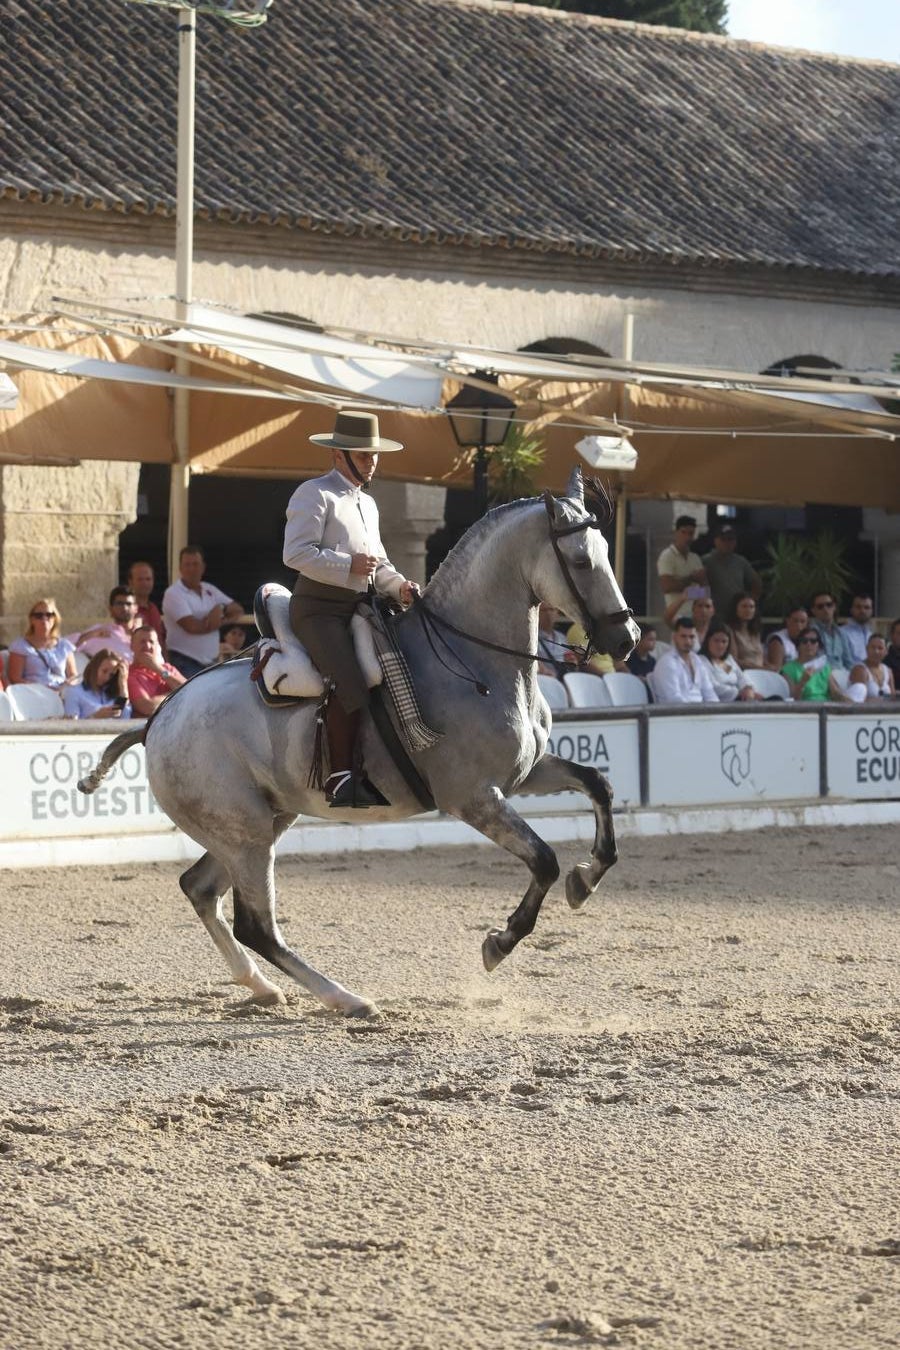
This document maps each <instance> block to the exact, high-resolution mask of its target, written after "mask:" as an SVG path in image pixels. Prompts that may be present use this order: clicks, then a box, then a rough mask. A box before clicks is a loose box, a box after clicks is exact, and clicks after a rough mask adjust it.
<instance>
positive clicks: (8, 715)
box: [0, 689, 18, 722]
mask: <svg viewBox="0 0 900 1350" xmlns="http://www.w3.org/2000/svg"><path fill="white" fill-rule="evenodd" d="M16 721H18V718H17V717H16V710H15V708H14V707H13V704H12V699H11V698H10V696H9V694H8V693H7V692H6V690H5V689H0V722H16Z"/></svg>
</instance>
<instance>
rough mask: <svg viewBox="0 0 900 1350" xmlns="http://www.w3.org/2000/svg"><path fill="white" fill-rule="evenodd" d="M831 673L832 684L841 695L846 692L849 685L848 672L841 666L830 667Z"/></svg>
mask: <svg viewBox="0 0 900 1350" xmlns="http://www.w3.org/2000/svg"><path fill="white" fill-rule="evenodd" d="M831 673H832V675H833V676H834V682H835V684H836V685H837V687H838V689H840V690H841V691H842V692H843V693H845V694H846V692H847V685H848V684H849V683H850V672H849V670H844V669H843V667H841V666H832V667H831Z"/></svg>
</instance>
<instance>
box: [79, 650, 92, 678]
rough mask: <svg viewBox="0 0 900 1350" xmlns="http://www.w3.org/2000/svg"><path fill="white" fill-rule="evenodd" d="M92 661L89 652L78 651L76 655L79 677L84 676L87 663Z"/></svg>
mask: <svg viewBox="0 0 900 1350" xmlns="http://www.w3.org/2000/svg"><path fill="white" fill-rule="evenodd" d="M90 659H91V658H90V657H89V656H88V654H87V652H82V651H77V652H76V653H75V669H76V670H77V671H78V674H79V675H83V674H84V672H85V670H86V668H87V663H88V661H90Z"/></svg>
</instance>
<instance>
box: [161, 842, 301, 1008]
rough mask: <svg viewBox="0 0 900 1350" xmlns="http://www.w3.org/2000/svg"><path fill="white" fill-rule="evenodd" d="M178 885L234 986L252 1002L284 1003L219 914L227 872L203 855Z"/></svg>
mask: <svg viewBox="0 0 900 1350" xmlns="http://www.w3.org/2000/svg"><path fill="white" fill-rule="evenodd" d="M179 884H180V886H181V889H182V890H183V891H184V893H185V895H186V896H187V898H188V899H189V900H190V902H191V904H192V905H193V906H194V909H195V910H196V911H197V913H198V914H199V916H200V918H201V920H202V921H203V925H204V927H205V928H206V931H207V932H208V933H209V935H210V937H211V938H212V940H213V942H214V943H215V944H216V947H217V948H218V949H219V951H220V952H221V954H222V956H224V958H225V961H226V963H227V965H228V969H229V970H230V971H231V978H232V979H233V980H234V982H235V984H242V985H244V986H245V987H246V988H247V989H249V990H250V994H251V997H252V999H253V1001H254V1003H259V1004H262V1005H264V1006H266V1007H268V1006H271V1005H272V1004H275V1003H284V1002H285V997H284V994H283V993H282V992H281V990H280V989H279V988H278V985H277V984H272V982H271V980H267V979H266V977H265V975H263V974H262V972H261V971H260V969H259V966H258V965H257V964H256V962H255V961H254V960H253V958H252V956H250V954H249V952H247V951H246V949H245V948H244V947H242V946H241V945H240V943H238V942H235V940H234V934H233V933H232V931H231V927H230V925H229V924H228V923H227V922H226V920H225V918H224V916H223V914H222V897H223V896H224V894H225V892H226V891H227V890H228V889H229V887H230V886H231V877H230V876H229V874H228V869H227V868H226V867H225V866H224V865H223V864H222V863H220V862H217V861H216V859H215V858H214V857H213V856H212V854H211V853H204V855H203V857H202V858H201V859H200V860H199V862H195V863H194V865H193V867H189V868H188V870H187V871H186V872H185V873H184V874H183V876H182V877H181V879H180V883H179Z"/></svg>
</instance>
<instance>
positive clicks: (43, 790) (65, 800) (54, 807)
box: [0, 730, 175, 839]
mask: <svg viewBox="0 0 900 1350" xmlns="http://www.w3.org/2000/svg"><path fill="white" fill-rule="evenodd" d="M111 739H112V737H111V736H83V735H78V736H74V735H67V734H66V732H64V731H62V732H61V731H59V730H57V731H56V732H52V733H48V734H46V735H34V734H28V735H19V736H17V735H14V734H13V735H10V734H4V735H3V737H2V738H0V766H2V768H0V773H2V777H0V783H2V786H0V802H2V813H0V839H58V838H63V837H66V836H71V835H120V834H136V833H159V832H160V831H161V830H174V828H175V827H174V825H173V824H172V822H171V821H170V820H169V818H168V816H166V815H164V814H163V812H162V810H161V809H160V807H159V806H157V804H156V801H155V799H154V796H153V793H152V792H151V791H150V785H149V783H148V782H147V772H146V766H145V762H144V750H143V746H132V747H131V749H130V750H126V751H125V753H124V755H123V756H122V758H121V759H120V760H119V762H118V763H117V764H115V765H114V766H113V768H112V769H111V771H110V773H109V776H108V777H107V779H106V780H105V782H104V783H103V786H102V787H100V788H98V789H97V791H96V792H95V793H94V794H93V795H92V796H90V797H86V796H85V795H84V793H83V792H79V791H78V788H77V787H76V784H77V782H78V780H79V778H83V777H84V776H85V774H87V773H89V772H90V771H91V769H92V768H93V767H94V765H95V764H96V763H97V760H98V759H99V758H100V756H101V755H102V753H103V751H104V750H105V749H106V747H107V745H108V744H109V742H110V740H111Z"/></svg>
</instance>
